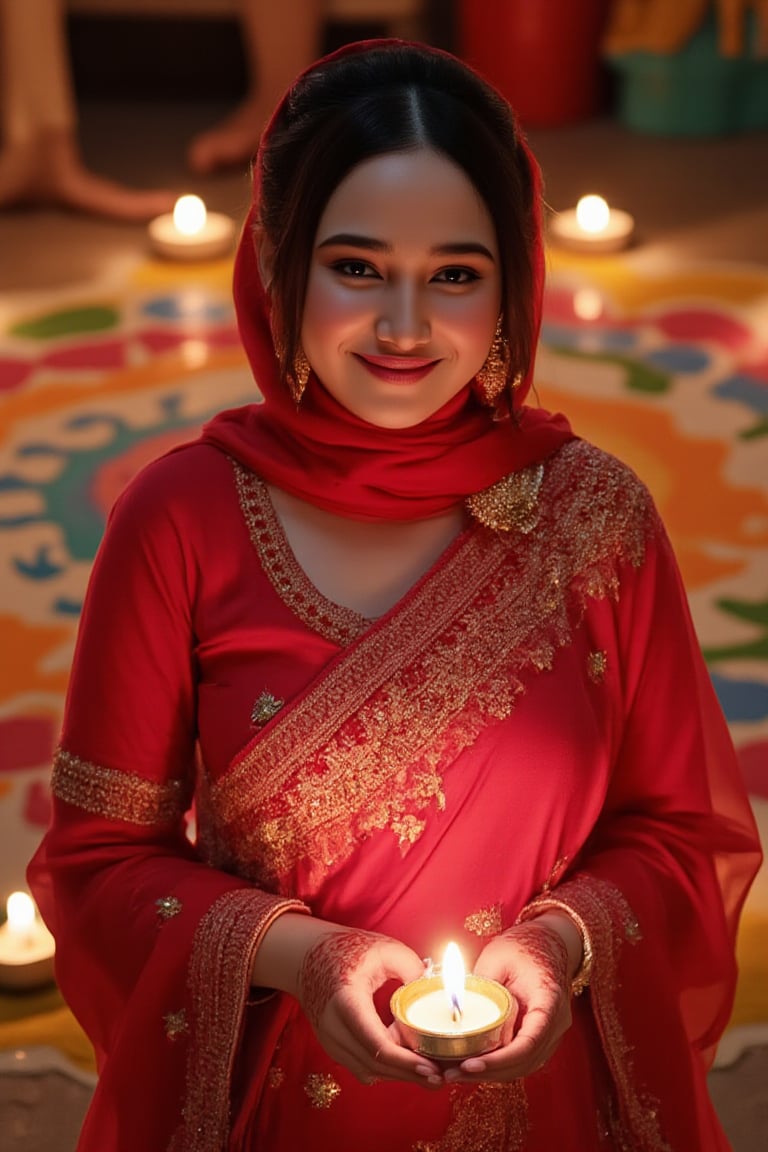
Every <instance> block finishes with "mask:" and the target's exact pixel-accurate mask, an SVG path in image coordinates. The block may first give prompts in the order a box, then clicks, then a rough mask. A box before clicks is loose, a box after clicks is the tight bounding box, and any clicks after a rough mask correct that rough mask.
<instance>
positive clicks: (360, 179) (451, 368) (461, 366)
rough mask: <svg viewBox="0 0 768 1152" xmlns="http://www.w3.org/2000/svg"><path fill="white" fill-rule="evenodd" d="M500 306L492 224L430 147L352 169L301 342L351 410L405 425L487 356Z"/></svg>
mask: <svg viewBox="0 0 768 1152" xmlns="http://www.w3.org/2000/svg"><path fill="white" fill-rule="evenodd" d="M500 309H501V269H500V266H499V253H498V246H497V243H496V231H495V229H494V226H493V221H492V220H491V217H490V215H489V213H488V209H487V208H486V207H485V204H484V203H483V201H482V199H481V197H480V196H479V195H478V193H477V192H476V191H475V188H474V187H473V185H472V184H471V182H470V180H469V179H468V177H467V176H466V175H465V174H464V172H463V171H462V170H461V169H460V168H459V167H458V166H457V165H455V164H454V163H453V162H452V161H451V160H449V159H447V158H446V157H444V156H442V155H441V154H440V153H437V152H434V151H432V150H430V149H426V148H424V149H418V150H415V151H411V152H388V153H385V154H384V155H381V156H376V157H374V158H372V159H371V160H366V161H364V162H363V163H362V164H359V165H358V166H357V167H356V168H354V169H353V170H352V171H351V172H350V173H349V175H348V176H346V177H345V179H344V180H343V181H342V182H341V184H339V186H338V188H337V189H336V191H335V192H334V193H333V195H332V196H331V198H330V200H329V201H328V204H327V205H326V208H325V211H324V212H323V215H322V217H321V218H320V223H319V225H318V229H317V236H316V237H315V246H314V249H313V252H312V258H311V264H310V270H309V280H308V284H307V296H306V302H305V306H304V317H303V323H302V329H301V342H302V345H303V348H304V352H305V354H306V356H307V359H308V360H309V362H310V364H311V365H312V368H313V369H314V371H315V373H316V374H317V376H318V377H319V379H320V380H321V381H322V383H323V384H324V385H325V387H326V389H327V390H328V391H329V392H330V393H331V395H332V396H333V397H334V398H335V399H336V400H338V401H339V403H341V404H343V405H344V406H345V407H346V408H347V409H349V411H350V412H353V413H354V414H355V415H356V416H358V417H359V418H360V419H362V420H365V421H367V422H368V423H370V424H376V425H378V426H379V427H382V428H410V427H412V426H414V425H415V424H419V423H421V421H422V420H426V419H427V417H429V416H431V415H432V414H433V413H434V412H436V411H437V410H438V409H439V408H441V407H442V406H443V405H444V404H446V403H447V402H448V400H450V399H451V398H452V397H453V396H455V395H456V393H457V392H459V391H460V390H461V389H462V388H463V387H464V386H465V385H466V384H467V383H468V382H469V380H471V379H472V377H473V376H474V375H475V373H476V372H477V371H478V369H480V368H481V367H482V365H483V363H484V361H485V358H486V356H487V354H488V349H489V347H490V344H491V341H492V339H493V335H494V331H495V328H496V321H497V319H498V316H499V312H500Z"/></svg>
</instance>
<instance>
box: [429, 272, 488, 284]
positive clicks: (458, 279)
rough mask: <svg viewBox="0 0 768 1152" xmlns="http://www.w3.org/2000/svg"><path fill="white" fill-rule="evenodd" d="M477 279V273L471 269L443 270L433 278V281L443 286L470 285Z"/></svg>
mask: <svg viewBox="0 0 768 1152" xmlns="http://www.w3.org/2000/svg"><path fill="white" fill-rule="evenodd" d="M479 279H480V277H479V276H478V274H477V272H475V271H474V270H473V269H472V268H443V269H442V270H441V271H440V272H438V273H437V275H436V276H435V280H438V281H439V282H440V283H443V284H471V283H472V282H473V281H474V280H479Z"/></svg>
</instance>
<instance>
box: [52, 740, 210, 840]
mask: <svg viewBox="0 0 768 1152" xmlns="http://www.w3.org/2000/svg"><path fill="white" fill-rule="evenodd" d="M51 788H52V790H53V794H54V796H57V797H58V798H59V799H60V800H66V802H67V803H68V804H74V805H76V806H77V807H78V808H83V809H85V811H86V812H93V813H94V814H95V815H97V816H103V817H105V818H106V819H108V820H125V821H127V822H129V823H131V824H145V825H151V824H166V823H169V822H171V821H173V820H178V819H180V817H181V816H183V815H184V812H185V811H186V809H187V807H188V805H189V799H190V789H191V782H190V781H187V780H184V779H180V780H167V781H163V782H162V783H159V782H158V781H156V780H147V779H146V778H145V777H144V776H136V775H135V774H134V773H132V772H120V771H117V770H115V769H114V768H102V767H101V766H100V765H98V764H91V763H90V762H89V761H88V760H81V759H80V757H79V756H75V755H74V754H73V753H72V752H68V751H67V750H66V749H64V748H60V749H59V750H58V752H57V753H56V757H55V759H54V762H53V775H52V777H51Z"/></svg>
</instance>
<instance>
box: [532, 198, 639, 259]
mask: <svg viewBox="0 0 768 1152" xmlns="http://www.w3.org/2000/svg"><path fill="white" fill-rule="evenodd" d="M634 231H635V221H634V218H633V217H632V216H630V214H629V212H624V211H622V210H621V209H620V208H611V207H610V206H609V204H608V203H607V201H606V200H604V199H603V197H602V196H596V195H594V194H590V195H588V196H582V197H581V199H580V200H579V202H578V204H577V205H576V207H575V208H569V209H567V210H566V211H565V212H558V213H556V214H555V215H554V216H553V217H552V218H551V220H550V222H549V235H550V237H551V239H552V241H553V242H554V243H556V244H558V245H560V246H561V247H563V248H571V249H572V250H573V251H576V252H619V251H621V249H622V248H626V247H627V245H628V244H629V243H630V242H631V240H632V236H633V233H634Z"/></svg>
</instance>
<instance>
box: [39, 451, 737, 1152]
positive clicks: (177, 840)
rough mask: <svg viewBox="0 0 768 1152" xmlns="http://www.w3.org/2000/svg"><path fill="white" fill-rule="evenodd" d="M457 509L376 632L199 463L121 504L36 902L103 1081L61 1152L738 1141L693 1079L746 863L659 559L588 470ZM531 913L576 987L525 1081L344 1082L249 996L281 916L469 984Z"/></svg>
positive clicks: (569, 1150) (723, 971)
mask: <svg viewBox="0 0 768 1152" xmlns="http://www.w3.org/2000/svg"><path fill="white" fill-rule="evenodd" d="M476 507H477V510H478V512H479V514H481V515H487V513H488V510H489V509H490V508H492V509H493V512H494V515H495V516H496V518H497V520H498V519H499V518H500V519H501V520H503V521H504V522H505V525H506V530H505V531H493V530H490V529H488V528H486V527H484V526H483V525H482V524H480V523H478V522H477V521H476V520H474V519H470V520H469V521H468V524H467V527H466V530H465V531H464V532H463V533H462V534H461V535H460V536H459V538H458V539H457V540H456V541H455V542H454V543H453V544H452V545H451V546H450V547H449V548H448V550H447V551H446V553H445V554H444V556H443V557H442V558H441V559H440V560H439V562H438V563H437V564H436V565H435V566H434V568H433V569H432V570H431V571H430V572H429V573H427V575H426V576H425V577H424V578H423V579H422V580H421V581H420V582H419V583H418V584H417V585H416V586H415V587H414V588H413V589H412V590H411V592H410V593H409V594H408V595H407V596H406V597H404V599H403V600H402V602H401V603H399V604H398V605H396V607H395V608H393V609H392V611H391V612H389V613H387V614H386V615H385V616H384V617H382V618H381V619H380V620H378V621H376V622H368V621H366V620H364V619H362V618H361V617H359V616H358V615H357V614H355V613H353V612H350V611H348V610H346V609H344V608H340V607H338V606H336V605H333V604H331V603H330V602H328V601H327V600H325V599H324V598H323V597H322V596H321V595H320V594H319V593H318V592H317V591H316V590H315V589H314V588H313V587H312V585H311V584H310V583H309V581H308V580H307V578H306V576H304V574H303V573H302V572H301V570H300V569H299V568H298V565H297V563H296V561H295V559H294V558H293V556H292V554H291V552H290V549H289V547H288V544H287V541H286V539H285V537H284V535H283V533H282V531H281V529H280V526H279V524H278V522H277V520H276V518H275V516H274V513H273V511H272V509H271V506H270V503H269V498H268V495H267V493H266V489H265V487H264V485H263V484H262V483H261V481H260V480H259V479H258V477H256V476H255V475H253V474H252V473H250V472H249V471H248V470H246V469H245V468H244V467H243V466H242V465H240V464H238V463H237V462H236V461H233V460H231V459H229V458H227V457H226V456H225V454H223V453H222V452H220V451H219V450H218V449H216V448H213V447H211V446H208V445H205V444H197V445H192V446H190V447H188V448H186V449H183V450H181V451H178V452H176V453H174V454H172V455H170V456H168V457H166V458H164V459H162V460H161V461H159V462H157V463H156V464H154V465H151V466H150V467H149V468H148V469H147V470H146V471H145V472H144V473H143V474H142V475H141V476H140V477H139V479H138V480H137V481H136V482H135V483H134V484H133V485H132V486H131V487H130V488H129V490H128V491H127V492H126V493H125V494H124V495H123V497H122V498H121V499H120V500H119V501H118V504H117V506H116V508H115V510H114V513H113V515H112V518H111V522H110V526H109V530H108V532H107V536H106V538H105V541H104V544H103V547H102V549H101V552H100V554H99V557H98V559H97V562H96V566H95V571H94V576H93V580H92V584H91V589H90V592H89V596H88V601H87V605H86V609H85V612H84V618H83V624H82V629H81V634H80V639H79V643H78V649H77V655H76V660H75V666H74V669H73V675H72V685H71V690H70V695H69V701H68V708H67V715H66V721H65V725H64V730H63V734H62V751H61V752H60V754H59V757H58V760H57V765H56V769H55V772H54V781H53V788H54V795H55V816H54V822H53V826H52V828H51V830H50V831H49V833H48V835H47V837H46V839H45V842H44V843H43V845H42V847H41V850H40V853H39V854H38V857H37V858H36V860H35V862H34V863H33V865H32V868H31V873H30V879H31V882H32V885H33V887H34V890H35V894H36V896H37V898H38V901H39V902H40V904H41V906H42V908H43V910H44V912H45V914H46V916H47V918H48V919H49V921H50V923H51V924H52V927H53V930H54V932H55V933H56V936H57V947H58V977H59V981H60V984H61V987H62V990H63V991H64V994H65V996H66V997H67V999H68V1001H69V1003H70V1004H71V1006H72V1008H73V1010H74V1011H75V1013H76V1015H77V1016H78V1017H79V1019H80V1020H81V1021H82V1023H83V1025H84V1027H85V1028H86V1030H87V1031H88V1033H89V1035H90V1036H91V1037H92V1039H93V1041H94V1044H95V1045H96V1049H97V1052H98V1055H99V1059H100V1065H101V1077H100V1081H99V1085H98V1088H97V1090H96V1095H95V1099H94V1103H93V1106H92V1108H91V1111H90V1113H89V1116H88V1118H87V1120H86V1124H85V1127H84V1131H83V1136H82V1140H81V1144H80V1149H81V1152H91V1150H93V1152H105V1150H106V1149H113V1148H114V1149H118V1148H119V1149H123V1148H125V1149H131V1150H134V1149H137V1148H146V1149H164V1148H169V1147H172V1148H174V1149H184V1150H185V1152H198V1150H199V1152H203V1150H210V1152H213V1150H214V1149H222V1148H228V1149H238V1150H240V1149H242V1150H246V1149H247V1150H251V1149H256V1148H269V1149H270V1152H280V1150H281V1149H285V1150H286V1152H288V1150H291V1152H292V1150H293V1149H295V1148H297V1147H311V1148H313V1149H322V1150H325V1149H327V1150H328V1152H353V1150H355V1152H357V1150H358V1149H359V1148H360V1147H361V1146H364V1147H365V1148H366V1149H367V1150H369V1152H385V1150H386V1152H405V1150H406V1149H408V1150H410V1149H420V1150H422V1152H424V1150H427V1149H430V1150H437V1149H440V1150H445V1152H448V1150H452V1149H463V1150H465V1152H466V1150H477V1152H480V1150H483V1152H485V1150H486V1149H487V1150H488V1152H491V1150H493V1152H502V1150H504V1152H512V1150H516V1149H521V1150H522V1149H525V1150H526V1152H550V1150H551V1149H552V1148H553V1147H557V1148H558V1149H561V1150H563V1152H585V1150H586V1149H591V1148H596V1149H597V1148H601V1147H605V1148H610V1149H622V1148H632V1149H633V1150H635V1149H638V1150H639V1149H642V1150H648V1152H651V1150H661V1149H672V1150H674V1152H689V1150H690V1149H692V1148H696V1149H697V1150H698V1152H709V1150H715V1149H725V1148H727V1143H726V1141H725V1139H724V1137H723V1136H722V1133H721V1131H720V1129H719V1127H718V1124H717V1121H716V1120H715V1117H714V1115H713V1112H712V1109H711V1106H710V1104H709V1101H708V1098H707V1095H706V1086H705V1071H706V1067H707V1062H708V1060H709V1055H710V1054H711V1051H712V1048H713V1046H714V1044H715V1043H716V1041H717V1038H718V1036H719V1034H720V1032H721V1031H722V1029H723V1027H724V1026H725V1023H726V1022H727V1019H728V1014H729V1009H730V1004H731V998H732V994H733V985H734V979H735V970H734V960H733V933H734V929H735V920H736V917H737V914H738V911H739V908H740V905H741V902H742V899H743V896H744V893H745V890H746V887H747V885H748V882H749V879H750V878H751V876H752V874H753V872H754V870H755V867H756V863H757V855H758V850H757V841H756V838H755V833H754V828H753V825H752V822H751V817H750V814H749V809H748V805H747V801H746V798H745V795H744V791H743V788H742V786H741V783H740V781H739V777H738V770H737V767H736V765H735V761H734V756H733V752H732V749H731V747H730V743H729V739H728V735H727V731H726V728H725V724H724V721H723V719H722V715H721V713H720V711H719V708H718V705H717V703H716V701H715V698H714V696H713V693H712V689H711V687H710V684H709V679H708V676H707V673H706V670H705V668H704V666H703V664H702V661H701V657H700V654H699V651H698V648H697V645H696V642H695V639H694V635H693V631H692V628H691V623H690V620H689V617H688V612H687V608H686V602H685V596H684V593H683V591H682V588H681V585H680V580H679V576H678V573H677V569H676V567H675V564H674V560H673V558H672V555H671V552H670V549H669V545H668V543H667V540H666V538H665V536H664V533H663V530H662V528H661V526H660V524H659V522H658V518H657V516H656V514H655V512H654V510H653V507H652V505H651V502H650V498H649V497H648V494H647V492H646V491H645V489H644V488H643V487H642V486H641V484H640V483H639V482H638V481H637V479H636V478H635V477H634V476H633V475H632V474H631V473H630V472H629V471H628V470H627V469H625V468H624V467H623V466H622V465H620V464H618V463H617V462H616V461H615V460H613V459H611V458H610V457H607V456H605V455H604V454H603V453H601V452H599V451H598V450H596V449H594V448H592V447H590V446H588V445H586V444H583V443H580V442H575V441H574V442H572V443H570V444H569V445H566V446H565V447H564V448H562V449H561V450H560V451H559V452H558V453H556V454H555V455H554V456H553V457H552V458H551V459H550V460H549V461H548V462H546V464H544V465H539V466H534V467H533V468H531V469H528V470H527V471H525V472H523V473H520V474H517V475H516V476H515V477H513V478H512V479H511V480H510V481H509V482H508V483H504V484H502V485H501V486H499V487H498V488H497V489H496V490H495V491H491V493H489V494H487V495H486V496H485V497H481V498H480V501H479V503H478V504H477V506H476ZM137 540H138V544H137ZM115 653H118V654H119V656H118V658H117V659H115V658H114V654H115ZM196 735H199V748H200V753H201V756H200V760H201V763H202V766H199V765H198V766H197V767H196V756H195V738H196ZM193 791H194V792H195V795H196V801H197V822H198V829H197V831H198V836H197V843H196V845H195V846H193V845H192V843H190V841H189V839H188V838H187V836H186V835H185V825H184V819H183V814H184V811H185V809H186V808H187V805H188V802H189V799H190V797H191V795H192V793H193ZM542 892H544V893H549V894H550V895H552V896H554V897H556V898H557V899H560V900H562V901H563V902H565V903H567V904H568V905H569V906H571V907H572V908H574V909H575V910H576V911H577V913H578V914H579V915H580V916H581V917H582V918H583V919H584V921H585V922H586V924H587V925H588V927H589V930H590V933H591V935H592V937H593V942H594V948H595V963H594V969H593V977H592V984H591V988H590V989H589V991H587V992H586V993H585V994H584V995H583V996H582V997H580V998H579V999H578V1000H577V1001H575V1002H574V1003H575V1013H574V1015H575V1019H574V1024H573V1026H572V1028H571V1029H570V1031H569V1032H568V1034H567V1035H566V1037H565V1039H564V1040H563V1042H562V1044H561V1046H560V1048H559V1050H558V1052H557V1054H556V1055H555V1057H554V1058H553V1059H552V1060H551V1061H550V1062H549V1064H548V1065H547V1066H546V1067H545V1068H544V1069H543V1070H542V1071H541V1072H539V1073H537V1074H536V1075H534V1076H531V1077H530V1078H528V1079H527V1080H525V1081H521V1082H518V1083H515V1084H512V1085H486V1086H482V1087H478V1088H475V1089H472V1090H470V1089H467V1088H455V1089H452V1090H446V1091H444V1092H442V1093H437V1094H427V1093H425V1092H423V1091H421V1090H420V1089H418V1088H414V1087H412V1086H410V1085H401V1084H394V1083H380V1084H377V1085H375V1086H373V1087H364V1086H362V1085H360V1084H359V1083H358V1082H357V1081H355V1080H354V1079H353V1078H352V1077H351V1076H350V1075H348V1074H346V1073H345V1071H344V1070H343V1069H342V1068H340V1067H339V1066H338V1065H336V1064H334V1063H333V1062H331V1061H330V1060H329V1059H328V1058H327V1057H326V1056H325V1054H324V1052H323V1051H322V1049H321V1048H320V1047H319V1045H318V1043H317V1041H316V1039H315V1038H314V1035H313V1033H312V1031H311V1029H310V1026H309V1024H308V1023H307V1022H306V1020H305V1019H304V1018H303V1016H302V1014H301V1012H300V1010H299V1008H298V1006H297V1004H296V1003H295V1002H294V1001H293V1000H292V998H290V997H288V996H284V995H273V996H271V997H269V996H268V995H267V996H265V997H260V996H259V995H253V992H252V990H249V988H248V972H249V968H250V958H251V956H252V953H253V949H254V948H255V947H256V946H257V944H258V938H259V936H260V934H261V933H262V932H263V930H264V924H265V918H266V921H268V919H269V916H270V915H272V914H278V913H279V911H280V910H281V909H282V908H286V907H288V908H294V907H301V906H302V905H300V904H298V903H295V902H298V901H301V902H302V904H304V905H306V906H307V907H308V908H309V909H311V911H312V912H313V913H314V914H316V915H318V916H321V917H323V918H325V919H328V920H331V921H336V922H339V923H342V924H347V925H351V926H359V927H361V928H365V929H370V930H373V931H377V932H382V933H386V934H390V935H392V936H394V937H395V938H398V939H402V940H403V941H405V942H406V943H407V944H409V945H410V946H411V947H412V948H414V949H415V950H416V951H417V953H419V954H420V955H425V956H426V955H428V954H434V955H439V954H440V952H441V950H442V947H443V945H444V943H445V942H446V940H447V939H457V940H458V941H459V943H460V945H461V947H462V951H463V952H464V954H465V956H466V957H467V959H468V960H471V959H472V958H474V956H475V955H476V954H477V953H478V952H479V951H480V949H481V947H482V943H483V940H484V938H487V937H489V936H491V935H493V934H494V933H496V932H498V931H499V930H500V929H501V928H502V927H504V926H508V925H509V924H511V923H512V922H514V920H515V918H516V917H517V915H518V914H519V912H520V911H521V909H522V908H523V907H524V906H525V905H526V903H528V902H529V901H530V900H531V899H532V898H534V897H536V896H537V895H539V894H541V893H542ZM283 901H285V902H287V903H281V902H283ZM249 997H250V999H249ZM385 1004H386V996H384V997H383V1003H382V1011H383V1012H386V1008H385Z"/></svg>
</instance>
